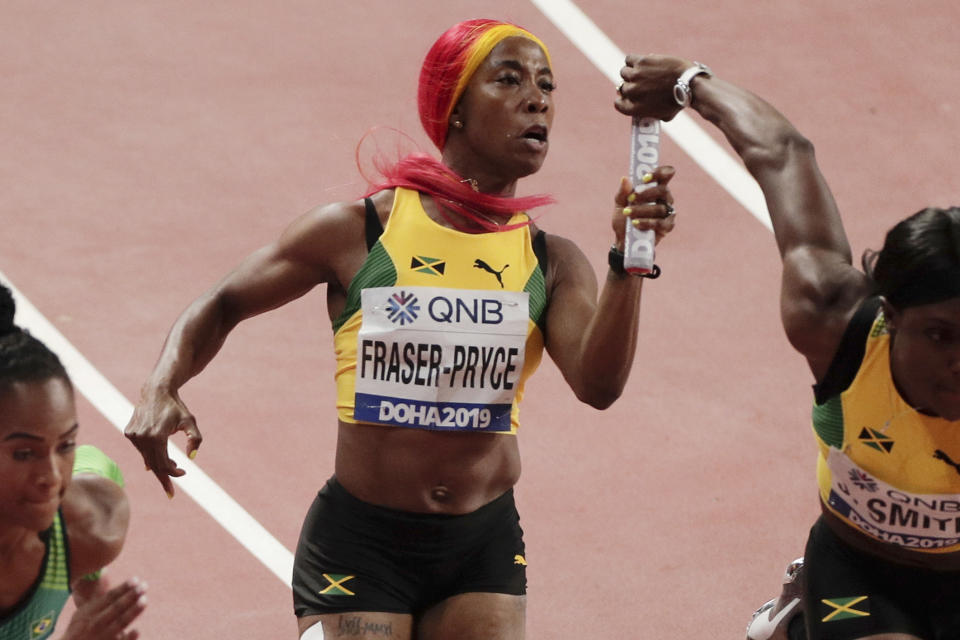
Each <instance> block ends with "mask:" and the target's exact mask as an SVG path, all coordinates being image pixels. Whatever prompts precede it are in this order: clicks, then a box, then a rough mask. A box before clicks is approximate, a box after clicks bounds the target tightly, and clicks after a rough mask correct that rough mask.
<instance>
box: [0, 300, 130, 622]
mask: <svg viewBox="0 0 960 640" xmlns="http://www.w3.org/2000/svg"><path fill="white" fill-rule="evenodd" d="M13 315H14V301H13V297H12V295H11V292H10V290H9V289H8V288H6V287H4V286H2V285H0V640H23V639H30V640H39V639H40V638H47V637H49V636H50V635H51V634H52V633H53V630H54V625H55V624H56V622H57V617H58V616H59V615H60V611H61V609H63V606H64V604H66V601H67V598H69V597H70V592H71V590H72V591H73V595H74V600H75V601H76V603H77V607H78V608H77V610H76V611H75V612H74V615H73V617H72V618H71V620H70V624H69V626H68V627H67V630H66V632H65V633H64V634H63V635H62V636H60V637H61V638H63V640H132V639H133V638H136V637H137V632H136V631H135V630H134V629H128V626H129V625H130V623H131V622H132V621H133V620H134V619H135V618H136V617H137V616H138V615H140V612H142V611H143V609H144V606H145V605H146V595H144V590H145V588H146V586H145V585H144V584H142V583H140V582H139V581H137V580H135V579H134V580H130V581H128V582H125V583H124V584H121V585H120V586H118V587H115V588H114V589H110V590H107V588H106V583H105V580H104V579H100V578H98V573H97V572H99V570H100V569H101V568H102V567H104V566H105V565H107V564H108V563H110V562H111V561H112V560H113V559H114V558H116V556H117V554H119V553H120V549H121V547H122V546H123V540H124V537H125V535H126V532H127V520H128V516H129V509H128V506H127V499H126V497H125V495H124V492H123V489H121V486H122V477H121V476H120V472H119V470H118V469H117V467H116V465H115V464H113V462H112V461H111V460H110V459H109V458H107V457H106V456H105V455H103V453H101V452H100V451H99V450H97V449H96V448H94V447H92V446H89V445H83V446H81V447H77V446H76V440H77V432H78V430H79V427H78V425H77V413H76V410H75V409H74V404H73V387H72V386H71V384H70V380H69V378H68V377H67V373H66V371H65V370H64V368H63V365H61V363H60V360H59V359H58V358H57V356H56V355H54V354H53V353H52V352H51V351H50V350H49V349H47V348H46V346H44V344H43V343H42V342H40V341H39V340H37V339H36V338H34V337H32V336H31V335H30V334H29V333H27V332H25V331H23V330H21V329H20V328H18V327H17V326H16V325H14V323H13Z"/></svg>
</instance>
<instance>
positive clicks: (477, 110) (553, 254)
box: [126, 20, 673, 640]
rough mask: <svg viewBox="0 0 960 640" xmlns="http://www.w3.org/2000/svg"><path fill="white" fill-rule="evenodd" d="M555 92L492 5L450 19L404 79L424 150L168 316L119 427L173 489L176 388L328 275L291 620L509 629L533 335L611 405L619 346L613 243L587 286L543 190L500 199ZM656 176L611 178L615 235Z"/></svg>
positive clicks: (635, 307) (517, 593)
mask: <svg viewBox="0 0 960 640" xmlns="http://www.w3.org/2000/svg"><path fill="white" fill-rule="evenodd" d="M553 89H554V77H553V69H552V68H551V65H550V58H549V55H548V53H547V49H546V47H545V46H544V45H543V43H542V42H540V40H539V39H537V38H536V37H535V36H533V35H532V34H530V33H529V32H527V31H525V30H523V29H521V28H519V27H517V26H514V25H511V24H505V23H502V22H497V21H492V20H471V21H468V22H464V23H461V24H457V25H455V26H453V27H452V28H450V29H449V30H448V31H446V32H445V33H444V34H443V35H442V36H441V37H440V38H439V40H437V42H436V43H435V44H434V45H433V47H432V48H431V49H430V51H429V53H428V54H427V57H426V60H425V62H424V64H423V67H422V70H421V75H420V89H419V107H420V116H421V121H422V123H423V125H424V127H425V128H426V130H427V132H428V134H429V135H430V137H431V139H432V140H433V141H434V142H435V143H436V145H437V147H438V148H439V149H440V150H441V152H442V162H438V161H436V160H434V159H432V158H431V157H429V156H428V155H426V154H415V155H412V156H408V157H406V158H404V159H403V160H401V161H400V162H399V163H398V164H396V165H394V166H390V167H386V168H385V169H384V170H383V173H384V175H385V176H386V179H385V181H384V183H382V184H379V185H376V186H374V187H373V188H372V189H371V192H370V195H369V198H367V199H364V200H359V201H356V202H348V203H340V204H334V205H330V206H325V207H321V208H319V209H317V210H315V211H312V212H309V213H307V214H306V215H305V216H303V217H301V218H300V219H299V220H297V221H295V222H294V223H293V224H292V226H290V227H289V228H288V229H287V230H286V232H284V234H283V235H282V236H281V237H280V239H279V240H278V241H277V242H276V243H274V244H272V245H270V246H268V247H266V248H264V249H262V250H260V251H258V252H257V253H255V254H253V255H252V256H251V257H249V258H247V259H246V261H244V262H242V263H241V264H240V266H238V267H237V268H236V269H235V270H234V271H232V272H231V273H230V274H229V275H227V277H226V278H225V279H224V280H223V281H222V282H220V283H219V284H218V285H216V287H215V288H213V289H212V290H211V291H210V292H209V293H207V294H206V295H204V296H203V297H201V298H200V299H198V300H197V301H195V302H194V303H193V304H192V305H191V306H190V307H189V308H188V309H187V310H186V311H185V312H184V314H183V315H182V316H181V317H180V319H179V320H178V321H177V322H176V324H175V325H174V327H173V329H172V331H171V333H170V335H169V337H168V338H167V342H166V345H165V347H164V349H163V351H162V354H161V356H160V359H159V361H158V364H157V365H156V368H155V370H154V372H153V374H152V375H151V376H150V378H149V379H148V380H147V382H146V384H145V385H144V387H143V392H142V400H141V402H140V404H139V406H138V407H137V409H136V411H135V413H134V416H133V418H132V420H131V422H130V424H129V425H128V427H127V430H126V433H127V436H128V437H129V438H130V439H131V440H132V441H133V443H134V444H135V445H136V446H137V448H138V449H139V450H140V452H141V454H142V455H143V458H144V460H145V461H146V464H147V465H148V466H149V467H150V468H151V469H152V470H153V471H154V473H155V474H156V475H157V477H158V478H159V480H160V482H161V483H162V484H163V486H164V488H165V489H166V490H167V492H168V493H172V491H173V485H172V481H171V476H172V477H176V476H179V475H181V474H182V473H183V471H182V470H181V469H179V468H178V467H177V466H176V465H175V463H174V462H173V461H172V460H170V459H169V458H168V456H167V453H166V446H167V444H166V443H167V439H168V438H169V437H170V436H171V435H172V434H173V433H174V432H176V431H185V432H186V434H187V436H188V438H189V443H188V449H187V450H188V453H189V454H192V453H195V452H196V450H197V447H198V446H199V445H200V442H201V439H200V432H199V431H198V430H197V427H196V424H195V422H194V418H193V416H192V415H191V414H190V412H189V411H188V410H187V408H186V407H185V406H184V405H183V403H182V402H181V401H180V399H179V397H178V389H179V388H180V387H181V386H182V385H183V384H184V383H185V382H186V381H187V380H188V379H190V378H191V377H192V376H194V375H196V374H197V373H198V372H200V371H201V370H202V369H203V368H204V366H205V365H206V364H207V363H208V362H210V360H211V359H212V358H213V357H214V354H216V353H217V351H218V349H219V348H220V346H221V345H222V344H223V341H224V339H225V338H226V336H227V334H228V332H229V331H230V330H231V329H232V328H233V327H234V326H236V324H237V323H238V322H240V321H241V320H243V319H244V318H249V317H250V316H253V315H255V314H258V313H262V312H264V311H267V310H269V309H272V308H274V307H277V306H279V305H282V304H284V303H286V302H288V301H290V300H292V299H294V298H297V297H298V296H302V295H303V294H305V293H307V292H308V291H309V290H310V289H312V288H313V287H315V286H316V285H318V284H321V283H323V284H326V285H327V303H328V309H329V315H330V319H331V321H332V323H333V329H334V337H335V350H336V358H337V390H338V400H337V412H338V419H339V422H338V424H339V426H338V429H339V432H338V442H337V451H336V464H335V475H334V477H333V478H332V479H330V480H329V481H328V482H327V484H326V486H325V487H324V488H323V489H321V491H320V493H319V495H318V496H317V498H316V500H315V502H314V504H313V506H312V507H311V509H310V511H309V513H308V515H307V517H306V521H305V522H304V525H303V529H302V533H301V537H300V542H299V545H298V547H297V552H296V559H295V568H294V576H293V590H294V606H295V612H296V615H297V617H298V619H299V628H300V633H301V634H302V636H301V637H302V638H305V639H308V640H314V639H316V638H322V637H324V636H326V637H327V638H340V637H347V636H353V635H357V634H360V633H364V634H368V635H372V636H375V637H383V638H397V639H409V638H413V637H416V638H424V639H437V640H439V639H444V638H445V639H449V640H454V639H455V640H471V639H478V640H479V639H481V638H482V639H483V640H491V639H497V638H499V639H517V638H522V637H523V635H524V616H525V592H526V577H525V564H526V562H525V560H524V545H523V539H522V534H521V530H520V527H519V524H518V520H519V518H518V515H517V511H516V508H515V506H514V499H513V492H512V488H513V486H514V484H515V483H516V482H517V479H518V476H519V474H520V461H519V451H518V447H517V439H516V437H515V434H516V432H517V427H518V408H517V407H518V404H519V401H520V399H521V396H522V394H523V384H524V381H525V380H526V379H527V377H528V376H529V375H530V374H531V373H533V371H534V369H535V368H536V366H537V364H538V362H539V360H540V355H541V351H542V349H543V347H544V346H546V349H547V352H548V353H549V354H550V356H551V357H552V358H553V360H554V361H555V362H556V364H557V366H558V367H559V369H560V370H561V371H562V373H563V375H564V377H565V378H566V380H567V382H568V383H569V384H570V386H571V388H572V389H573V391H574V393H575V394H576V395H577V397H578V398H580V399H581V400H582V401H584V402H586V403H588V404H590V405H592V406H595V407H600V408H603V407H607V406H609V405H610V404H611V403H612V402H613V401H614V400H615V399H616V398H617V397H618V396H619V394H620V393H621V391H622V389H623V386H624V384H625V383H626V380H627V375H628V373H629V370H630V367H631V364H632V361H633V357H634V347H635V342H636V336H637V324H638V313H639V305H640V292H641V287H642V285H643V278H640V277H633V276H628V275H626V273H625V272H624V270H623V266H622V253H621V254H618V253H617V251H612V252H611V264H612V266H611V270H610V272H609V273H608V274H607V278H606V282H605V284H604V287H603V290H602V291H601V292H600V295H599V301H598V298H597V289H598V287H597V281H596V275H595V274H594V272H593V270H592V268H591V266H590V264H589V262H588V261H587V259H586V257H585V256H584V254H583V253H582V252H581V251H580V250H579V249H578V248H577V247H576V245H575V244H574V243H573V242H571V241H570V240H566V239H564V238H561V237H558V236H555V235H547V234H544V233H543V232H542V231H540V230H539V229H537V228H536V227H535V226H534V225H532V224H531V222H530V218H529V217H528V216H527V215H526V214H525V213H522V212H523V211H525V210H526V209H528V208H530V207H533V206H537V205H541V204H544V203H545V202H546V201H548V199H546V198H543V197H528V198H515V197H514V193H515V190H516V188H517V181H518V180H519V179H520V178H523V177H525V176H528V175H530V174H532V173H534V172H536V171H537V170H539V169H540V166H541V165H542V164H543V161H544V158H545V156H546V154H547V148H548V145H549V139H550V132H551V124H552V122H553V115H554V103H553ZM671 176H672V170H671V169H669V168H660V169H658V170H657V171H656V174H655V175H652V176H651V178H653V179H656V181H657V183H658V185H659V186H656V187H650V188H646V189H643V190H641V191H640V192H639V193H633V192H632V189H631V187H630V185H629V182H628V181H627V180H624V181H623V182H622V183H621V185H620V188H619V191H618V192H617V194H616V196H615V203H616V206H615V207H614V206H613V203H611V205H610V209H609V211H611V218H612V220H613V224H612V228H613V234H612V235H613V237H612V241H613V243H614V245H615V249H619V250H620V251H622V249H623V241H624V238H623V235H624V232H623V228H624V209H625V208H626V209H628V210H627V211H626V213H627V215H630V216H632V217H633V218H634V219H635V220H637V225H639V226H640V227H642V228H649V229H653V230H655V232H656V233H657V235H658V237H662V236H663V235H664V234H666V233H667V232H669V231H670V230H671V229H672V227H673V216H672V215H669V214H670V213H671V212H672V208H671V206H670V203H671V202H672V196H671V195H670V192H669V189H668V187H667V183H668V182H669V180H670V178H671ZM628 202H629V203H630V204H631V206H630V207H626V205H627V204H628ZM584 219H587V216H585V217H584ZM604 224H610V222H609V219H605V222H604ZM618 257H620V258H621V262H620V263H619V264H618V263H617V258H618Z"/></svg>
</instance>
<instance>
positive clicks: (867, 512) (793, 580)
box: [617, 56, 960, 640]
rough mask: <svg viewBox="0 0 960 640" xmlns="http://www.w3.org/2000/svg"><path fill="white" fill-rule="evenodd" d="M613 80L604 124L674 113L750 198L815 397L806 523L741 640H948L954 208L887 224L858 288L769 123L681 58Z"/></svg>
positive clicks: (956, 469)
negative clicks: (762, 214) (756, 202)
mask: <svg viewBox="0 0 960 640" xmlns="http://www.w3.org/2000/svg"><path fill="white" fill-rule="evenodd" d="M688 70H689V72H688ZM621 74H622V76H623V79H624V81H625V82H624V84H623V86H622V89H621V95H622V97H621V98H620V99H619V100H618V101H617V108H618V109H620V110H621V111H622V112H624V113H627V114H642V115H647V116H656V117H658V118H662V119H665V120H668V119H670V118H672V117H673V116H674V115H675V114H676V113H677V111H678V110H679V109H680V108H682V107H681V106H680V105H679V104H678V102H684V101H686V102H688V103H690V105H691V106H692V108H693V109H694V110H695V111H697V112H698V113H700V115H702V116H703V117H704V118H706V119H707V120H708V121H710V122H712V123H713V124H715V125H716V126H717V127H718V128H719V129H720V131H722V132H723V134H724V135H725V136H726V137H727V140H729V142H730V144H731V145H732V146H733V148H734V150H735V151H736V152H737V153H738V154H739V155H740V157H741V158H742V159H743V161H744V163H745V165H746V167H747V169H748V170H749V171H750V173H751V174H752V175H753V176H754V178H756V179H757V181H758V182H759V184H760V187H761V188H762V189H763V193H764V195H765V196H766V201H767V206H768V208H769V210H770V216H771V218H772V220H773V228H774V233H775V236H776V241H777V245H778V247H779V249H780V255H781V258H782V261H783V280H782V291H781V311H782V316H783V325H784V328H785V330H786V333H787V337H788V338H789V340H790V342H791V343H792V344H793V346H794V347H795V348H796V349H797V350H798V351H799V352H800V353H801V354H803V355H804V357H806V360H807V363H808V365H809V366H810V370H811V371H812V373H813V377H814V379H815V381H816V385H815V386H814V391H815V396H814V407H813V427H814V432H815V434H816V438H817V442H818V444H819V449H820V455H819V460H818V474H817V475H818V483H819V488H820V499H821V507H822V516H821V517H820V518H819V519H818V520H817V522H816V523H815V524H814V525H813V528H812V529H811V532H810V536H809V538H808V542H807V547H806V551H805V557H804V559H803V565H802V567H803V570H802V571H798V570H797V567H796V566H794V567H792V569H791V570H790V571H789V572H788V580H787V584H786V585H785V594H784V596H783V597H781V598H780V599H779V600H778V601H776V602H773V601H772V602H771V603H768V605H767V606H765V607H764V608H762V609H761V610H760V611H758V612H757V614H756V616H755V617H754V619H753V621H752V622H751V624H750V628H749V629H748V637H749V638H750V639H751V640H767V639H768V638H788V637H789V638H793V639H795V638H803V637H808V638H810V639H811V640H812V639H818V638H831V639H832V640H852V639H859V640H867V639H869V640H918V639H921V638H922V639H924V640H934V639H944V640H946V639H948V638H951V639H952V638H960V607H958V606H957V603H958V602H960V518H958V517H957V516H958V512H960V466H958V465H957V461H960V209H958V208H956V207H954V208H948V209H938V208H927V209H923V210H921V211H919V212H917V213H915V214H913V215H911V216H909V217H907V218H906V219H904V220H902V221H901V222H899V223H898V224H897V225H895V226H894V227H893V228H892V229H890V230H889V232H888V233H887V235H886V239H885V242H884V245H883V248H882V249H881V250H880V251H879V252H877V253H874V252H867V254H866V255H865V256H864V260H863V267H864V270H863V271H861V270H859V269H856V268H854V267H853V266H852V264H851V262H852V261H851V255H850V253H851V252H850V247H849V246H848V244H847V240H846V234H845V233H844V230H843V226H842V224H841V221H840V215H839V213H838V212H837V208H836V205H835V203H834V200H833V196H832V195H831V193H830V189H829V188H828V186H827V184H826V182H825V181H824V179H823V176H822V175H821V174H820V170H819V168H818V167H817V163H816V160H815V159H814V153H813V146H812V145H811V143H810V142H809V140H807V139H806V138H804V137H803V136H802V135H801V134H800V133H799V132H798V131H797V130H796V129H795V128H794V127H793V126H792V125H791V124H790V123H789V122H788V121H787V120H786V119H785V118H784V117H783V116H782V115H781V114H780V113H778V112H777V111H776V110H775V109H774V108H773V107H771V106H770V105H769V104H767V103H766V102H765V101H763V100H761V99H760V98H758V97H757V96H755V95H753V94H751V93H749V92H747V91H744V90H743V89H740V88H738V87H735V86H733V85H731V84H730V83H728V82H724V81H723V80H720V79H717V78H714V77H711V74H710V72H709V70H706V69H705V68H704V67H703V66H702V65H698V64H697V63H690V62H689V61H686V60H682V59H680V58H672V57H665V56H644V57H633V56H631V57H629V58H628V59H627V65H626V66H625V67H624V68H623V70H622V71H621ZM678 81H680V83H681V84H682V86H677V84H678ZM672 92H673V93H672ZM691 92H692V102H690V97H691ZM672 95H676V96H677V101H675V100H674V98H673V97H672ZM684 97H686V100H683V98H684ZM801 576H802V579H801ZM801 609H803V610H804V613H805V615H804V616H797V617H794V615H793V614H794V613H795V612H797V611H800V610H801ZM791 619H794V620H796V622H794V623H793V624H790V621H791ZM804 620H805V622H806V636H804V635H803V633H804V632H803V626H804V625H803V622H804Z"/></svg>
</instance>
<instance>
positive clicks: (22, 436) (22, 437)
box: [3, 423, 80, 442]
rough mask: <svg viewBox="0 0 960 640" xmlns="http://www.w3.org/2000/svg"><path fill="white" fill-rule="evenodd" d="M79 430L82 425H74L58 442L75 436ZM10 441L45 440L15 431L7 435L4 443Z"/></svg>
mask: <svg viewBox="0 0 960 640" xmlns="http://www.w3.org/2000/svg"><path fill="white" fill-rule="evenodd" d="M79 428H80V424H79V423H74V425H73V426H72V427H70V428H69V429H67V430H66V431H64V432H63V433H61V434H60V435H59V436H58V437H57V440H62V439H64V438H66V437H68V436H71V435H73V434H74V433H76V432H77V429H79ZM8 440H35V441H39V442H42V441H43V438H42V437H40V436H38V435H36V434H33V433H25V432H23V431H14V432H13V433H10V434H7V435H6V436H5V437H4V438H3V442H7V441H8Z"/></svg>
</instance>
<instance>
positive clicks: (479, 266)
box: [473, 258, 510, 289]
mask: <svg viewBox="0 0 960 640" xmlns="http://www.w3.org/2000/svg"><path fill="white" fill-rule="evenodd" d="M509 266H510V265H508V264H505V265H503V269H500V270H499V271H497V270H496V269H494V268H493V267H491V266H490V265H488V264H487V263H486V262H484V261H483V260H481V259H480V258H477V259H476V260H474V261H473V268H474V269H483V270H484V271H486V272H487V273H490V274H492V275H493V276H494V277H495V278H496V279H497V282H499V283H500V288H501V289H503V278H502V277H500V274H501V273H503V272H504V271H505V270H506V268H507V267H509Z"/></svg>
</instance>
